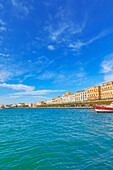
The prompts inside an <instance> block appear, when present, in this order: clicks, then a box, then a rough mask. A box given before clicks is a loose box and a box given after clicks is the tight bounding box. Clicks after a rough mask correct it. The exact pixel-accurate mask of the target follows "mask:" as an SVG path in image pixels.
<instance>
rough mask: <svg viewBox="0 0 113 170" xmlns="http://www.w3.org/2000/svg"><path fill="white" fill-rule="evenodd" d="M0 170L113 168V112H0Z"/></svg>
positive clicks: (67, 110)
mask: <svg viewBox="0 0 113 170" xmlns="http://www.w3.org/2000/svg"><path fill="white" fill-rule="evenodd" d="M1 169H8V170H16V169H17V170H18V169H19V170H21V169H22V170H24V169H28V170H32V169H42V170H46V169H50V170H51V169H58V170H60V169H69V170H71V169H89V170H92V169H99V170H101V169H102V170H103V169H113V113H110V114H105V113H104V114H102V113H101V114H95V111H94V110H90V109H89V110H87V109H39V108H37V109H30V108H29V109H26V108H23V109H2V110H0V170H1Z"/></svg>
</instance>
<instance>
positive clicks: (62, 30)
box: [45, 6, 86, 43]
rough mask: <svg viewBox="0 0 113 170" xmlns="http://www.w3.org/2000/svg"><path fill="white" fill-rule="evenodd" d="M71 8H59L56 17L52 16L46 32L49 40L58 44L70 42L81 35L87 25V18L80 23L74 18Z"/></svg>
mask: <svg viewBox="0 0 113 170" xmlns="http://www.w3.org/2000/svg"><path fill="white" fill-rule="evenodd" d="M72 15H73V14H72V13H71V9H70V7H69V6H66V7H65V8H62V7H59V8H58V10H57V13H56V14H55V15H54V16H50V17H49V18H50V19H49V22H48V25H47V26H46V27H45V30H46V31H48V33H49V38H50V40H52V41H55V42H57V43H62V42H65V43H66V42H69V41H70V40H71V38H72V37H73V36H74V35H76V34H79V33H81V32H82V31H83V30H84V28H85V25H86V18H85V17H84V18H83V20H82V21H80V22H79V23H78V22H77V21H76V20H75V19H74V20H73V17H72Z"/></svg>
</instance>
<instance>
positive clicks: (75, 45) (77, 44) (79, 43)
mask: <svg viewBox="0 0 113 170" xmlns="http://www.w3.org/2000/svg"><path fill="white" fill-rule="evenodd" d="M110 33H111V31H102V32H101V33H100V34H98V35H97V36H95V37H93V38H92V39H90V40H88V41H86V42H83V41H81V40H78V41H77V42H74V43H70V44H69V47H70V48H72V49H73V50H79V49H81V48H82V47H83V46H87V45H89V44H91V43H93V42H94V41H96V40H98V39H101V38H103V37H105V36H107V35H108V34H110Z"/></svg>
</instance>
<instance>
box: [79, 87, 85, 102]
mask: <svg viewBox="0 0 113 170" xmlns="http://www.w3.org/2000/svg"><path fill="white" fill-rule="evenodd" d="M86 100H87V92H86V91H85V90H83V91H81V92H80V101H81V102H83V101H86Z"/></svg>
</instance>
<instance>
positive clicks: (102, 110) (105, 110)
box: [93, 106, 113, 113]
mask: <svg viewBox="0 0 113 170" xmlns="http://www.w3.org/2000/svg"><path fill="white" fill-rule="evenodd" d="M93 109H95V110H96V112H97V113H113V108H111V107H102V106H94V107H93Z"/></svg>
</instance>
